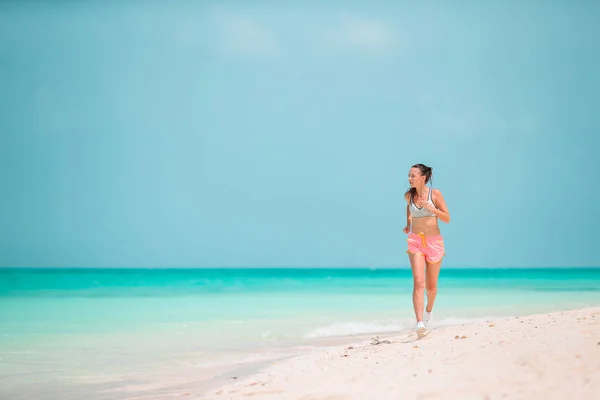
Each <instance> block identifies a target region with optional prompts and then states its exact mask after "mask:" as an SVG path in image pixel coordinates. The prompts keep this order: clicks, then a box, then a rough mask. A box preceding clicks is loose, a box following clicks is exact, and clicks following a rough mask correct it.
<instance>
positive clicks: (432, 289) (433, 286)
mask: <svg viewBox="0 0 600 400" xmlns="http://www.w3.org/2000/svg"><path fill="white" fill-rule="evenodd" d="M426 264H427V268H426V270H425V285H426V286H425V287H426V289H427V312H431V311H433V305H434V303H435V297H436V295H437V286H438V278H439V276H440V268H441V267H442V260H440V261H438V262H436V263H433V264H432V263H426Z"/></svg>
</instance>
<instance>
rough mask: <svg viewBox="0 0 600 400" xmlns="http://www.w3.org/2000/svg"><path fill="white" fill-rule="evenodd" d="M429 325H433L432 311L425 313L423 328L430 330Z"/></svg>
mask: <svg viewBox="0 0 600 400" xmlns="http://www.w3.org/2000/svg"><path fill="white" fill-rule="evenodd" d="M431 325H433V310H431V312H427V311H425V326H426V327H427V328H428V329H431Z"/></svg>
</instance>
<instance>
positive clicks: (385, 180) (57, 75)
mask: <svg viewBox="0 0 600 400" xmlns="http://www.w3.org/2000/svg"><path fill="white" fill-rule="evenodd" d="M281 3H283V4H281ZM319 3H320V2H319ZM327 3H328V5H327V6H325V5H317V4H318V3H317V2H306V3H304V2H300V1H297V2H275V1H263V2H260V1H256V2H246V1H232V2H208V1H203V2H200V1H198V2H194V1H185V2H184V1H170V2H160V3H159V2H150V1H148V2H143V1H135V2H133V1H129V2H116V1H115V2H112V1H111V2H100V1H98V2H79V1H62V2H60V1H53V2H40V1H13V2H11V1H3V2H2V3H0V69H1V73H0V181H1V190H2V191H1V196H0V265H1V266H136V267H143V266H146V267H168V266H182V267H192V266H199V267H202V266H228V267H230V266H268V267H271V266H289V267H300V266H369V267H392V266H400V267H406V266H408V259H407V256H406V254H405V251H406V237H405V235H404V234H403V233H402V228H403V227H404V225H405V202H404V199H403V193H404V191H405V190H406V189H407V187H408V183H407V173H408V170H409V168H410V166H411V165H412V164H414V163H417V162H423V163H426V164H428V165H431V166H432V167H433V169H434V186H435V187H437V188H439V189H440V190H441V191H442V193H443V194H444V196H445V198H446V201H447V203H448V206H449V210H450V213H451V216H452V221H451V223H450V224H448V225H446V224H444V223H440V224H441V229H442V232H443V234H444V236H445V238H446V250H447V256H446V258H445V261H444V265H445V266H453V267H479V266H481V267H488V266H490V267H492V266H497V267H511V266H599V265H600V252H599V251H598V241H599V239H600V234H598V228H597V227H596V226H595V225H596V224H597V223H598V222H599V221H600V212H599V211H598V210H599V207H600V206H599V204H598V200H599V199H600V195H599V186H598V178H597V176H596V174H595V173H596V172H597V171H598V167H597V165H596V163H595V157H596V154H597V152H598V150H599V149H600V139H598V133H599V130H600V129H599V128H600V112H599V109H600V108H599V104H600V103H599V98H598V93H600V73H599V71H600V40H599V38H600V24H598V20H600V3H598V2H592V1H581V2H567V1H562V2H560V1H551V2H544V3H543V5H542V3H540V2H533V1H528V2H504V1H502V2H501V1H496V2H493V4H492V2H474V1H462V2H457V1H455V2H448V1H443V2H442V1H438V2H431V1H413V2H399V3H397V4H395V5H388V4H387V3H388V2H387V1H386V2H383V1H375V2H373V1H349V2H327ZM389 3H391V2H389ZM520 3H525V4H520ZM336 4H337V5H336ZM342 4H343V5H342Z"/></svg>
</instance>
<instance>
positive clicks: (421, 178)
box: [408, 167, 425, 187]
mask: <svg viewBox="0 0 600 400" xmlns="http://www.w3.org/2000/svg"><path fill="white" fill-rule="evenodd" d="M408 183H409V184H410V187H417V186H423V185H424V184H425V175H423V174H421V170H420V169H419V168H414V167H413V168H411V169H410V171H408Z"/></svg>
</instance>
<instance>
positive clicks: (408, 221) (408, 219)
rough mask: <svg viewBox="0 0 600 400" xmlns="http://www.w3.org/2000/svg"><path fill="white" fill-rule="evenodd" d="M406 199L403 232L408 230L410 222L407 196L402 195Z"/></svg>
mask: <svg viewBox="0 0 600 400" xmlns="http://www.w3.org/2000/svg"><path fill="white" fill-rule="evenodd" d="M404 198H405V199H406V226H405V227H404V229H403V231H404V233H408V232H410V224H411V223H412V217H411V216H410V208H409V202H408V196H404Z"/></svg>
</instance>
